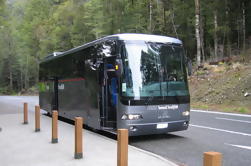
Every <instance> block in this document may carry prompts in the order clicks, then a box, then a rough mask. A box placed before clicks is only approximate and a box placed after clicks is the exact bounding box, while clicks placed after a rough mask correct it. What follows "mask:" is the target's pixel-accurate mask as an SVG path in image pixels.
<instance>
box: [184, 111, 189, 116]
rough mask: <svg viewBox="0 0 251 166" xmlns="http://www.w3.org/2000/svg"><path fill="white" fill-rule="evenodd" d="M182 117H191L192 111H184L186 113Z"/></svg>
mask: <svg viewBox="0 0 251 166" xmlns="http://www.w3.org/2000/svg"><path fill="white" fill-rule="evenodd" d="M182 115H183V116H189V115H190V111H184V112H182Z"/></svg>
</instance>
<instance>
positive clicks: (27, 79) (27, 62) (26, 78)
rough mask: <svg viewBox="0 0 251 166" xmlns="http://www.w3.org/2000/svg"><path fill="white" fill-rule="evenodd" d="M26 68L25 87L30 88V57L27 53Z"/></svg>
mask: <svg viewBox="0 0 251 166" xmlns="http://www.w3.org/2000/svg"><path fill="white" fill-rule="evenodd" d="M25 67H26V69H25V74H24V88H25V89H28V88H29V76H28V67H29V57H28V55H26V66H25Z"/></svg>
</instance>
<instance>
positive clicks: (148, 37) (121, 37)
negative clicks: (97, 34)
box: [107, 33, 182, 44]
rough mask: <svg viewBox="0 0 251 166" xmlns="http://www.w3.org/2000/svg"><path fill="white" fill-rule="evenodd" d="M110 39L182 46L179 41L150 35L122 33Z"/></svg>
mask: <svg viewBox="0 0 251 166" xmlns="http://www.w3.org/2000/svg"><path fill="white" fill-rule="evenodd" d="M107 37H109V36H107ZM110 37H118V39H119V40H141V41H149V42H158V43H175V44H182V42H181V41H180V40H179V39H176V38H173V37H167V36H160V35H150V34H138V33H124V34H115V35H111V36H110Z"/></svg>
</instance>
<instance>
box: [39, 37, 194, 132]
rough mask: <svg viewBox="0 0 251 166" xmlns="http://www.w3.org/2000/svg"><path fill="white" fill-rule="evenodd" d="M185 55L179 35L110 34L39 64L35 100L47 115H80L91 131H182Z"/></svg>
mask: <svg viewBox="0 0 251 166" xmlns="http://www.w3.org/2000/svg"><path fill="white" fill-rule="evenodd" d="M186 59H187V58H186V57H185V55H184V50H183V45H182V42H181V41H180V40H179V39H176V38H172V37H166V36H159V35H149V34H116V35H110V36H106V37H103V38H100V39H98V40H95V41H93V42H90V43H87V44H84V45H81V46H79V47H76V48H73V49H70V50H68V51H65V52H54V53H52V54H50V55H49V56H47V57H46V58H44V59H43V60H42V61H41V62H40V64H39V104H40V106H41V108H42V109H43V110H45V111H47V113H48V114H51V113H52V110H58V114H59V116H61V117H64V118H67V119H72V120H73V119H74V118H75V117H77V116H80V117H83V118H84V124H85V125H86V126H88V127H90V128H93V129H96V130H104V131H108V132H111V133H116V130H117V129H119V128H126V129H128V131H129V135H130V136H138V135H149V134H163V133H168V132H173V131H180V130H186V129H187V128H188V126H189V120H190V95H189V89H188V81H187V74H188V69H187V60H186Z"/></svg>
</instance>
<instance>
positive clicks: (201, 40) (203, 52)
mask: <svg viewBox="0 0 251 166" xmlns="http://www.w3.org/2000/svg"><path fill="white" fill-rule="evenodd" d="M203 25H204V23H203V21H202V18H201V17H200V43H201V54H202V62H205V60H206V57H205V50H204V27H203Z"/></svg>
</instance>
